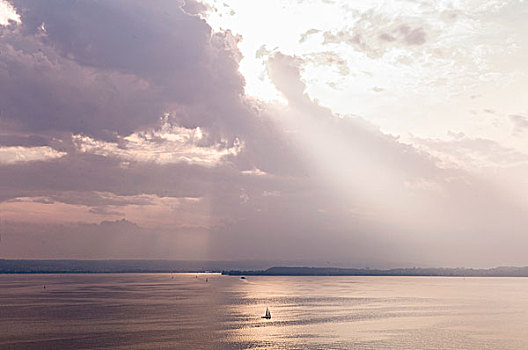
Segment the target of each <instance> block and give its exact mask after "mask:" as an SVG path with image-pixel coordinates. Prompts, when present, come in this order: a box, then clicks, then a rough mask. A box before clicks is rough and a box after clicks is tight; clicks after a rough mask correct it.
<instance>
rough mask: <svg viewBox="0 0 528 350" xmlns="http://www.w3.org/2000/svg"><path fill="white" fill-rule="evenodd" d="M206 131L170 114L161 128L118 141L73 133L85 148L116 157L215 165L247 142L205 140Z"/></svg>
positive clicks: (88, 150)
mask: <svg viewBox="0 0 528 350" xmlns="http://www.w3.org/2000/svg"><path fill="white" fill-rule="evenodd" d="M205 137H206V135H205V134H204V132H203V131H202V130H201V129H200V128H199V127H197V128H195V129H188V128H184V127H180V126H175V125H172V124H170V123H169V122H168V121H167V119H166V118H164V120H163V121H162V125H161V127H160V128H158V129H150V130H146V131H138V132H135V133H132V134H131V135H129V136H126V137H123V138H120V139H119V141H120V142H119V143H118V142H107V141H100V140H96V139H94V138H91V137H89V136H85V135H73V137H72V138H73V142H74V143H75V144H76V146H77V149H78V150H79V151H81V152H86V153H92V154H97V155H101V156H105V157H115V158H120V159H123V160H126V161H138V162H152V163H157V164H171V163H188V164H198V165H203V166H214V165H216V164H218V163H219V162H220V161H221V160H222V159H224V158H225V157H227V156H235V155H237V154H238V153H239V152H240V151H241V150H242V148H243V144H242V143H241V142H240V141H239V140H238V139H235V140H234V142H233V143H232V144H229V143H228V141H227V140H221V141H220V142H217V143H214V144H205Z"/></svg>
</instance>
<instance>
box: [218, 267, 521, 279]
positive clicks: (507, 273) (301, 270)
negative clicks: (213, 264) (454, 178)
mask: <svg viewBox="0 0 528 350" xmlns="http://www.w3.org/2000/svg"><path fill="white" fill-rule="evenodd" d="M222 274H223V275H229V276H402V277H403V276H408V277H412V276H416V277H418V276H423V277H427V276H428V277H435V276H437V277H528V266H525V267H513V266H505V267H494V268H490V269H471V268H396V269H386V270H382V269H354V268H334V267H330V268H328V267H272V268H269V269H267V270H260V271H237V270H233V271H223V272H222Z"/></svg>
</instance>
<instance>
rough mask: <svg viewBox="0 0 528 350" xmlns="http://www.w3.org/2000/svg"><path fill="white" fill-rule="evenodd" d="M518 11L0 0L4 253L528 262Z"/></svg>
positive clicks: (526, 104) (527, 54)
mask: <svg viewBox="0 0 528 350" xmlns="http://www.w3.org/2000/svg"><path fill="white" fill-rule="evenodd" d="M527 16H528V3H527V2H525V1H522V0H510V1H495V0H489V1H488V0H478V1H477V0H466V1H463V0H459V1H456V0H453V1H445V0H436V1H418V0H405V1H404V0H392V1H388V0H372V1H370V0H369V1H338V0H306V1H300V0H298V1H293V0H284V1H279V0H251V1H248V0H231V1H216V0H202V1H186V2H184V1H178V0H159V1H155V2H145V1H124V0H111V1H108V0H105V1H97V0H95V1H90V2H85V1H78V2H73V1H59V0H50V1H46V2H42V1H39V0H9V1H6V0H0V229H1V231H0V233H1V241H0V257H3V258H31V259H38V258H42V259H50V258H51V259H177V260H265V261H269V262H270V263H292V264H303V265H319V266H328V265H332V266H349V267H367V266H368V267H395V266H402V267H407V266H447V267H456V266H466V267H489V266H498V265H528V256H526V253H525V249H524V247H526V246H527V244H528V231H527V229H526V228H527V227H528V99H527V97H528V96H527V92H526V91H527V90H528V67H527V66H526V62H528V37H527V36H526V33H528V22H526V20H525V19H526V17H527Z"/></svg>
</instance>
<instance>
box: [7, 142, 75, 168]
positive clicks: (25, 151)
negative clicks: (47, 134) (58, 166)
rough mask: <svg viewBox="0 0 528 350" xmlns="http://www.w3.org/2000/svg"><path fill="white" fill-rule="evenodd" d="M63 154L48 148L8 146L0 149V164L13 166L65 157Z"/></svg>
mask: <svg viewBox="0 0 528 350" xmlns="http://www.w3.org/2000/svg"><path fill="white" fill-rule="evenodd" d="M65 155H66V153H65V152H59V151H57V150H54V149H53V148H51V147H48V146H41V147H22V146H10V147H0V164H13V163H22V162H32V161H37V160H49V159H56V158H60V157H63V156H65Z"/></svg>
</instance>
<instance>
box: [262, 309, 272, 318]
mask: <svg viewBox="0 0 528 350" xmlns="http://www.w3.org/2000/svg"><path fill="white" fill-rule="evenodd" d="M262 318H266V319H268V320H269V319H270V318H271V312H270V311H269V309H268V308H266V314H265V315H264V316H262Z"/></svg>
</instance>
